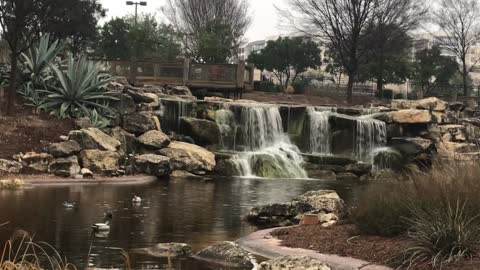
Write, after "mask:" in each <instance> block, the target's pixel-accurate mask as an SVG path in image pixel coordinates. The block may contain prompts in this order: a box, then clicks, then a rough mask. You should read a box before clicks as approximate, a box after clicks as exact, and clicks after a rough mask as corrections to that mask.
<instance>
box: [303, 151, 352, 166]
mask: <svg viewBox="0 0 480 270" xmlns="http://www.w3.org/2000/svg"><path fill="white" fill-rule="evenodd" d="M301 155H302V157H303V158H304V159H305V161H307V162H310V163H313V164H318V165H336V166H346V165H348V164H355V163H357V161H356V160H354V159H351V158H346V157H339V156H321V155H311V154H301Z"/></svg>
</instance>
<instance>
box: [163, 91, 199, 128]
mask: <svg viewBox="0 0 480 270" xmlns="http://www.w3.org/2000/svg"><path fill="white" fill-rule="evenodd" d="M160 104H161V108H160V112H161V118H162V119H161V122H162V130H163V131H164V132H170V131H174V132H180V123H181V122H180V120H181V119H182V117H187V116H189V114H190V112H191V110H192V102H191V101H186V100H181V99H178V100H177V99H161V102H160Z"/></svg>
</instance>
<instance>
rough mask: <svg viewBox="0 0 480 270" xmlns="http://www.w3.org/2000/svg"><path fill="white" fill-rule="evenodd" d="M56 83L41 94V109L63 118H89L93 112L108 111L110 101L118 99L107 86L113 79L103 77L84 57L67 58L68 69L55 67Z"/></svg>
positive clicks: (53, 67)
mask: <svg viewBox="0 0 480 270" xmlns="http://www.w3.org/2000/svg"><path fill="white" fill-rule="evenodd" d="M52 69H53V73H54V77H55V79H56V81H57V83H56V84H52V85H49V86H48V87H47V88H46V89H45V90H43V91H42V92H43V93H45V102H44V103H43V104H42V105H41V106H40V109H43V110H46V111H48V112H51V113H53V114H55V115H57V116H59V117H61V118H65V117H79V116H84V115H89V113H90V112H91V111H92V110H94V109H95V110H97V111H100V110H107V111H108V110H109V107H108V102H109V101H110V100H115V98H113V97H111V96H109V95H108V92H106V90H105V87H106V85H107V84H108V83H109V82H110V81H111V79H105V78H101V77H100V76H99V70H98V67H97V66H96V65H95V64H94V63H93V62H90V61H88V60H87V59H86V58H85V57H80V58H79V59H78V60H75V59H74V58H73V57H72V56H70V58H69V59H68V63H67V68H66V70H63V69H60V68H58V67H56V66H52Z"/></svg>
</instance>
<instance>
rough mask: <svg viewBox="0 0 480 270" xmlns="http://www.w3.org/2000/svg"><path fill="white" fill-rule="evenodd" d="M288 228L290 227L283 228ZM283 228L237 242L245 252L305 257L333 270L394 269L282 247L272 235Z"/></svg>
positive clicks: (272, 256) (264, 231) (256, 233)
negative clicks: (322, 263) (324, 263)
mask: <svg viewBox="0 0 480 270" xmlns="http://www.w3.org/2000/svg"><path fill="white" fill-rule="evenodd" d="M283 228H288V227H283ZM278 229H282V228H274V229H268V230H262V231H257V232H254V233H252V234H250V235H248V236H246V237H243V238H240V239H239V240H237V241H236V243H237V244H239V245H240V246H241V247H242V248H244V249H245V250H247V251H249V252H251V253H253V254H256V255H259V256H262V257H266V258H269V259H272V258H275V257H280V256H287V255H304V256H309V257H312V258H314V259H317V260H320V261H323V262H326V263H327V264H328V265H330V267H331V268H332V270H360V269H361V270H393V269H392V268H389V267H386V266H381V265H375V264H372V263H369V262H366V261H362V260H358V259H354V258H347V257H340V256H338V255H326V254H320V253H317V252H315V251H313V250H308V249H301V248H289V247H284V246H281V240H279V239H277V238H275V237H273V236H272V235H271V234H270V233H271V232H272V231H274V230H278Z"/></svg>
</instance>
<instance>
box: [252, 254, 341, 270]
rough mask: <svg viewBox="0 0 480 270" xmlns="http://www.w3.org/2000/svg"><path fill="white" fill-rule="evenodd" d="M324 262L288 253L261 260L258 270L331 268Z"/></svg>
mask: <svg viewBox="0 0 480 270" xmlns="http://www.w3.org/2000/svg"><path fill="white" fill-rule="evenodd" d="M331 269H332V268H330V266H328V264H326V263H325V262H322V261H319V260H316V259H313V258H311V257H307V256H298V255H294V256H292V255H290V256H283V257H277V258H275V259H272V260H269V261H266V262H262V263H261V264H260V265H259V268H258V270H331Z"/></svg>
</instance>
